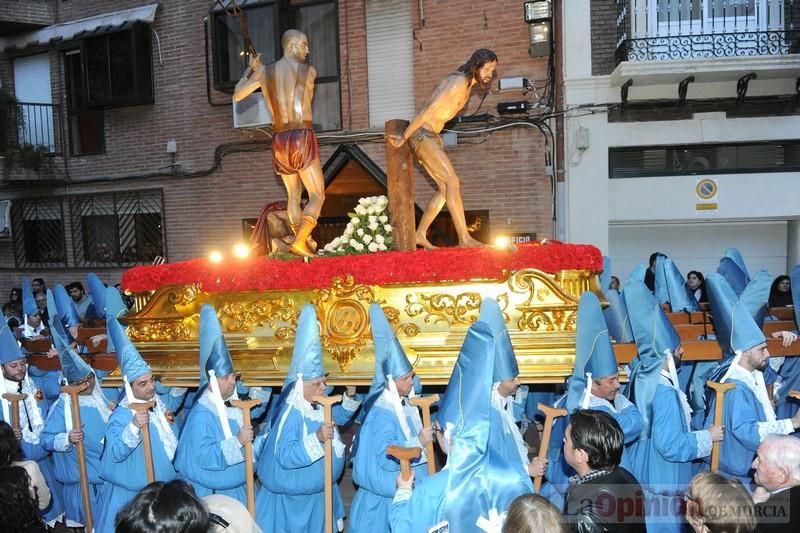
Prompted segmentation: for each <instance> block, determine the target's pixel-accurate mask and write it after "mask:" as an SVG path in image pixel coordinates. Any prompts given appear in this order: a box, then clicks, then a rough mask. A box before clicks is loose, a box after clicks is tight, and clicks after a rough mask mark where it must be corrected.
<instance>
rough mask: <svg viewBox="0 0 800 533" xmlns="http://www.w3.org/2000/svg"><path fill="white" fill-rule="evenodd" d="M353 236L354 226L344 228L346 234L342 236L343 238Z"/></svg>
mask: <svg viewBox="0 0 800 533" xmlns="http://www.w3.org/2000/svg"><path fill="white" fill-rule="evenodd" d="M352 234H353V228H352V226H347V227H346V228H344V233H343V234H342V237H345V238H346V237H349V236H350V235H352Z"/></svg>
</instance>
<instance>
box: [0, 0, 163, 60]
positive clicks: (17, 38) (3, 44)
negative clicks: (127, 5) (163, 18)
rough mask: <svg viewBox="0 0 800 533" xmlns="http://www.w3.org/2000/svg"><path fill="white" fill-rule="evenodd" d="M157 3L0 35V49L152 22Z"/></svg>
mask: <svg viewBox="0 0 800 533" xmlns="http://www.w3.org/2000/svg"><path fill="white" fill-rule="evenodd" d="M157 9H158V4H151V5H148V6H141V7H134V8H132V9H123V10H122V11H115V12H113V13H105V14H103V15H95V16H94V17H88V18H85V19H80V20H73V21H70V22H62V23H60V24H53V25H52V26H47V27H46V28H42V29H39V30H36V31H32V32H29V33H22V34H19V35H11V36H9V37H5V38H0V50H4V51H6V52H8V51H10V50H23V49H25V48H27V47H29V46H41V45H47V44H50V43H52V42H55V41H62V42H63V41H69V40H72V39H80V38H82V37H87V36H89V35H97V34H100V33H108V32H111V31H115V30H117V29H122V28H123V27H124V26H130V25H132V24H133V23H135V22H145V23H147V24H152V23H153V20H155V17H156V10H157Z"/></svg>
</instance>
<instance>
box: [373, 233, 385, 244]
mask: <svg viewBox="0 0 800 533" xmlns="http://www.w3.org/2000/svg"><path fill="white" fill-rule="evenodd" d="M384 240H385V239H384V238H383V235H375V242H377V243H378V244H383V242H384Z"/></svg>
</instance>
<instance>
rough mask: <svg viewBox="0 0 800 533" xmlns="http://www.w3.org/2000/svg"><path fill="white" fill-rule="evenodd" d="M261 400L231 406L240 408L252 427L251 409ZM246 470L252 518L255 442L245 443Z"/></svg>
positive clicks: (248, 504)
mask: <svg viewBox="0 0 800 533" xmlns="http://www.w3.org/2000/svg"><path fill="white" fill-rule="evenodd" d="M260 403H261V400H257V399H253V400H231V405H233V406H234V407H238V408H239V409H241V410H242V415H243V420H242V423H243V424H244V425H245V426H251V425H253V424H252V420H251V419H250V409H252V408H253V407H255V406H256V405H258V404H260ZM244 468H245V476H246V481H247V510H248V511H250V516H252V517H253V518H255V517H256V491H255V487H254V485H253V441H251V440H249V441H247V442H245V443H244Z"/></svg>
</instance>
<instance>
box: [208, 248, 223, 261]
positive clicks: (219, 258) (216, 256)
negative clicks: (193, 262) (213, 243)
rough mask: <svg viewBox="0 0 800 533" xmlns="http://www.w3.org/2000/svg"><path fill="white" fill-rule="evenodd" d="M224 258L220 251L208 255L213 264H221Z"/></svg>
mask: <svg viewBox="0 0 800 533" xmlns="http://www.w3.org/2000/svg"><path fill="white" fill-rule="evenodd" d="M222 258H223V256H222V253H221V252H220V251H219V250H213V251H212V252H211V253H210V254H208V260H209V261H211V262H212V263H221V262H222Z"/></svg>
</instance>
